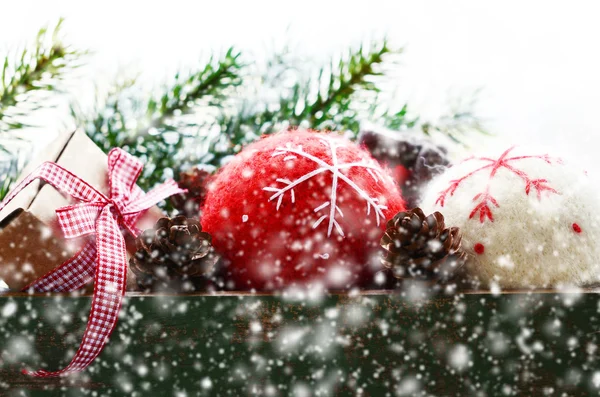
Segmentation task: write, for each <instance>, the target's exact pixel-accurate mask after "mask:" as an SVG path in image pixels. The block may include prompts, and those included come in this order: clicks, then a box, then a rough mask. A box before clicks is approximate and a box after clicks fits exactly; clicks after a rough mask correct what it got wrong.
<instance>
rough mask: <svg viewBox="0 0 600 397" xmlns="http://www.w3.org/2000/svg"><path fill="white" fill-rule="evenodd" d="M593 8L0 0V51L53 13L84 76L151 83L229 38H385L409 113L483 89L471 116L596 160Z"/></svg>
mask: <svg viewBox="0 0 600 397" xmlns="http://www.w3.org/2000/svg"><path fill="white" fill-rule="evenodd" d="M599 15H600V3H597V2H593V1H568V2H567V1H563V2H550V1H502V2H499V1H498V2H490V1H479V0H464V1H445V0H439V1H433V0H431V1H404V0H402V1H391V0H390V1H383V0H369V1H362V0H361V1H326V0H317V1H315V0H303V1H294V2H291V1H258V0H253V1H210V2H201V1H181V0H169V1H156V2H154V1H124V0H120V1H113V0H105V1H96V2H89V1H75V0H58V1H41V0H39V1H31V0H20V1H14V0H11V1H4V2H2V4H1V5H0V49H2V50H4V49H8V48H15V47H17V46H20V45H22V44H24V43H25V42H26V41H27V40H28V39H29V38H31V37H32V36H33V35H34V33H35V32H36V30H37V29H38V28H39V27H40V26H42V25H44V24H48V23H53V22H55V21H56V20H57V19H58V18H59V17H60V16H63V17H65V18H66V23H65V25H64V33H65V36H66V38H67V40H66V41H67V42H71V43H73V44H75V45H77V46H78V47H80V48H88V49H91V50H93V51H94V52H95V55H94V56H93V57H92V58H91V60H90V63H91V65H90V67H89V68H88V69H87V72H86V73H88V74H89V75H90V76H94V78H95V79H96V81H98V82H100V83H101V82H102V81H106V82H109V81H111V80H112V78H113V77H114V75H115V73H116V71H117V70H141V71H142V72H143V74H142V78H143V79H144V80H146V79H147V80H148V81H154V82H156V83H160V82H161V81H164V80H166V79H168V78H169V77H172V72H173V71H175V70H177V69H178V68H184V67H186V66H189V65H191V64H192V63H193V62H195V61H197V60H198V59H200V57H201V55H202V54H206V53H208V52H209V51H210V50H213V49H222V48H225V47H227V46H229V45H231V44H234V45H237V46H238V47H239V48H241V49H245V50H252V51H255V52H256V53H260V52H263V51H265V49H268V48H272V47H273V42H275V43H280V42H281V41H282V40H283V39H284V38H286V37H287V39H288V40H289V41H290V42H291V43H292V44H293V45H294V46H295V47H294V48H297V50H298V51H301V52H303V53H304V54H308V55H313V56H315V57H322V58H323V59H325V58H327V57H328V56H329V55H330V54H332V53H336V52H339V51H340V50H342V49H345V48H346V47H347V46H348V45H350V44H356V43H358V42H360V41H361V40H362V39H368V38H370V37H380V36H381V35H383V34H387V36H388V37H389V38H390V39H391V40H392V42H393V43H395V44H398V45H404V46H405V48H406V51H405V55H404V57H403V61H402V64H401V66H400V69H399V71H398V81H397V83H399V86H400V87H401V89H400V92H399V98H398V100H399V101H404V100H408V101H409V103H410V104H411V105H412V107H413V110H419V111H420V112H421V113H424V114H425V115H426V116H428V115H429V116H431V117H434V116H435V115H436V114H437V113H439V112H440V110H441V109H443V108H444V106H445V105H446V104H447V101H448V98H449V97H452V96H457V95H461V94H469V93H471V92H473V91H474V90H475V89H477V88H482V89H483V91H482V92H481V94H480V96H479V98H480V100H479V106H478V113H479V114H480V115H481V116H482V117H484V118H485V119H487V120H488V126H489V127H490V129H491V130H492V131H493V132H494V133H496V134H498V136H500V137H502V138H503V139H506V140H510V141H515V142H536V141H540V142H543V143H545V144H549V145H551V146H556V147H559V148H561V149H562V150H563V151H564V150H568V151H571V152H576V153H578V154H579V155H580V156H581V157H582V158H583V159H585V160H587V161H588V162H595V161H596V157H597V155H596V152H597V149H596V148H597V146H598V144H599V143H600V132H599V126H598V120H597V119H598V118H597V114H598V112H599V110H600V45H599V44H600V43H599V41H600V23H598V16H599ZM44 123H46V124H47V125H48V129H49V130H53V129H56V128H57V127H56V125H55V123H54V120H52V117H51V116H50V117H48V119H47V120H45V121H44Z"/></svg>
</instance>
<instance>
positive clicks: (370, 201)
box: [263, 138, 387, 237]
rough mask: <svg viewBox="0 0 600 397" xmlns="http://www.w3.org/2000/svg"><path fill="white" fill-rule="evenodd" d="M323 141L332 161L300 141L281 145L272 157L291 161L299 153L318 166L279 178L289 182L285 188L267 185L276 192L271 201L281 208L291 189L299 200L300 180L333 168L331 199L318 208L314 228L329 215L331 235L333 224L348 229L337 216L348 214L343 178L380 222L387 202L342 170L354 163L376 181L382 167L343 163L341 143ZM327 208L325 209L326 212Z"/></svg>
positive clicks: (291, 195)
mask: <svg viewBox="0 0 600 397" xmlns="http://www.w3.org/2000/svg"><path fill="white" fill-rule="evenodd" d="M320 141H321V143H322V144H323V145H325V146H326V147H327V148H329V150H330V154H331V164H328V163H327V162H325V161H323V160H321V159H319V158H318V157H315V156H313V155H311V154H310V153H307V152H305V151H304V150H303V149H302V145H298V146H296V147H294V146H293V145H292V144H291V143H287V144H286V146H285V147H277V148H276V149H275V152H274V153H273V155H272V157H277V156H282V155H285V157H284V158H283V161H291V160H295V159H297V158H298V157H303V158H305V159H307V160H310V161H312V162H314V163H315V164H316V165H317V166H318V167H317V168H316V169H315V170H313V171H311V172H309V173H307V174H304V175H303V176H301V177H300V178H298V179H296V180H294V181H290V180H289V179H284V178H278V179H277V182H279V183H282V184H284V185H285V186H283V187H281V188H277V187H270V186H268V187H265V188H263V190H266V191H268V192H273V193H274V194H273V195H272V196H271V197H270V198H269V201H272V200H275V199H277V207H276V209H277V210H279V207H281V204H282V202H283V198H284V196H285V194H286V193H288V192H289V193H290V199H291V202H292V203H295V202H296V194H295V193H294V188H295V187H296V186H298V185H299V184H301V183H303V182H305V181H308V180H309V179H311V178H313V177H315V176H317V175H319V174H322V173H324V172H331V174H332V184H331V195H330V198H329V200H328V201H325V202H324V203H323V204H321V205H319V206H317V207H315V208H314V212H315V213H320V214H321V217H320V218H319V219H317V220H316V221H315V222H314V223H313V226H312V227H313V229H316V228H317V227H319V225H320V224H321V223H322V222H323V221H324V220H325V219H329V225H328V228H327V236H328V237H329V236H331V232H332V231H333V228H334V227H335V229H336V230H337V232H338V233H339V234H340V235H341V236H342V237H343V236H344V231H343V230H342V227H341V226H340V224H339V222H338V221H337V220H336V216H337V215H339V216H340V217H342V218H343V217H344V214H343V213H342V210H341V209H340V207H338V205H337V198H338V196H337V189H338V183H339V181H343V182H345V183H346V184H347V185H348V186H350V187H351V188H352V189H353V190H354V191H355V192H356V193H357V194H358V195H359V196H360V197H361V198H362V199H364V200H365V203H366V211H367V216H369V215H370V214H371V208H372V209H373V210H374V211H373V212H374V213H375V220H376V222H377V226H379V224H380V222H381V219H385V217H384V215H383V212H382V210H386V209H387V206H385V205H381V204H379V199H377V198H375V197H370V196H369V195H368V194H367V193H366V192H365V191H364V190H363V189H361V188H360V187H359V186H358V185H357V184H356V183H354V182H353V181H352V180H351V179H350V178H348V177H347V176H346V175H344V174H343V173H342V172H341V170H344V169H349V168H352V167H362V168H365V169H366V171H367V172H368V173H369V175H370V176H371V177H372V178H373V180H375V182H379V180H380V179H383V176H382V175H381V172H380V170H379V167H378V166H377V165H376V164H374V162H373V161H371V162H367V161H360V162H354V163H339V162H338V158H337V152H336V151H337V148H338V147H339V146H338V145H337V144H336V143H335V142H334V141H332V140H329V139H325V138H321V139H320ZM323 211H324V212H323Z"/></svg>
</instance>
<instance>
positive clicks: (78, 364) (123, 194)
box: [0, 149, 185, 377]
mask: <svg viewBox="0 0 600 397" xmlns="http://www.w3.org/2000/svg"><path fill="white" fill-rule="evenodd" d="M141 171H142V163H141V162H140V161H139V160H138V159H136V158H135V157H133V156H131V155H130V154H128V153H126V152H125V151H123V150H121V149H112V150H111V151H110V153H109V154H108V177H109V179H108V180H109V186H110V189H109V196H108V197H106V196H105V195H104V194H102V193H101V192H99V191H98V190H96V189H95V188H93V187H92V186H90V185H89V184H88V183H87V182H85V181H84V180H82V179H81V178H79V177H77V176H76V175H74V174H72V173H71V172H69V171H67V170H66V169H64V168H63V167H61V166H60V165H58V164H55V163H52V162H45V163H43V164H42V165H40V166H39V167H38V168H37V169H36V170H35V171H34V172H32V173H31V174H30V175H29V176H28V177H27V178H25V179H24V180H23V181H22V182H21V183H19V184H18V185H17V186H16V187H15V188H14V189H13V190H12V192H11V193H10V194H9V195H8V196H7V197H6V199H5V200H4V201H3V202H2V203H0V210H2V209H3V208H4V207H5V206H6V205H7V204H8V203H9V202H10V201H11V200H12V199H13V198H14V197H15V196H16V195H17V194H19V192H21V190H23V189H24V188H25V187H26V186H27V185H29V184H30V183H31V182H33V181H34V180H36V179H42V180H44V181H45V182H47V183H49V184H50V185H52V186H54V188H56V189H57V190H59V191H60V192H62V193H64V194H66V195H68V196H71V197H73V198H75V199H77V200H79V201H80V203H78V204H75V205H70V206H67V207H62V208H59V209H57V210H56V215H57V218H58V222H59V225H60V227H61V229H62V231H63V233H64V235H65V237H66V238H76V237H81V236H87V235H92V234H95V237H96V238H95V242H94V241H93V240H90V241H88V242H87V243H85V244H84V246H83V247H82V248H81V250H80V251H79V252H77V253H76V254H75V255H74V256H73V257H72V258H71V259H68V260H67V261H66V262H64V263H63V264H61V265H60V266H58V267H57V268H56V269H54V270H52V271H51V272H50V273H48V274H46V275H45V276H43V277H41V278H39V279H37V280H36V281H34V282H33V283H31V284H30V285H28V286H27V287H25V288H24V290H33V291H36V292H49V291H54V292H68V291H74V290H77V289H79V288H81V287H82V286H83V285H85V284H86V283H88V282H89V281H90V280H92V279H94V295H93V298H92V308H91V311H90V316H89V318H88V323H87V326H86V329H85V333H84V335H83V340H82V341H81V345H80V346H79V349H78V350H77V352H76V353H75V356H74V357H73V359H72V360H71V362H70V363H69V365H68V366H67V367H66V368H64V369H62V370H60V371H56V372H49V371H46V370H39V371H26V370H23V373H25V374H29V375H32V376H36V377H55V376H62V375H68V374H70V373H73V372H79V371H82V370H84V369H85V368H86V367H87V366H88V365H90V364H91V363H92V362H93V361H94V359H95V358H96V357H97V356H98V355H99V354H100V352H101V351H102V349H103V348H104V345H105V344H106V342H107V341H108V337H109V336H110V334H111V333H112V331H113V330H114V328H115V326H116V324H117V317H118V314H119V310H120V309H121V303H122V299H123V295H124V294H125V281H126V274H127V256H126V249H125V240H124V238H123V235H122V234H121V230H120V227H121V226H122V227H123V228H124V229H125V230H126V231H128V232H129V233H131V234H132V235H133V236H137V235H138V234H139V232H140V231H139V230H138V229H137V228H136V227H135V224H136V221H137V220H138V218H139V217H140V216H141V215H142V214H143V213H144V211H145V210H147V209H149V208H150V207H152V206H153V205H154V204H156V203H158V202H159V201H161V200H163V199H165V198H167V197H169V196H171V195H173V194H177V193H183V192H185V190H182V189H180V188H179V187H178V186H177V184H176V183H175V181H173V180H169V181H167V182H165V183H164V184H162V185H160V186H158V187H156V188H154V189H153V190H151V191H150V192H148V193H146V194H144V192H143V191H142V189H140V187H139V186H137V185H136V184H135V182H136V180H137V179H138V177H139V175H140V173H141Z"/></svg>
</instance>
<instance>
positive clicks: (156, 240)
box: [129, 215, 218, 291]
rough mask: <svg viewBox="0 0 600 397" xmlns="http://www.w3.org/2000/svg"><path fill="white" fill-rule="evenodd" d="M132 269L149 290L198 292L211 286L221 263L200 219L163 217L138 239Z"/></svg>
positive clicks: (130, 262)
mask: <svg viewBox="0 0 600 397" xmlns="http://www.w3.org/2000/svg"><path fill="white" fill-rule="evenodd" d="M135 243H136V247H137V251H136V253H135V255H134V256H133V257H132V258H131V260H130V261H129V266H130V268H131V270H132V271H133V273H134V274H135V275H136V277H137V282H138V286H139V287H140V288H142V289H143V290H145V291H194V290H200V289H203V288H204V287H205V286H206V284H208V279H207V275H208V274H209V273H210V272H211V270H212V268H213V266H214V265H215V263H216V262H217V260H218V256H217V255H216V254H215V253H214V250H213V248H212V245H211V236H210V234H208V233H205V232H202V227H201V226H200V222H198V221H197V220H196V219H190V218H186V217H185V216H183V215H179V216H177V217H175V218H173V219H171V218H161V219H159V220H158V221H157V222H156V225H155V226H154V229H148V230H145V231H144V232H143V233H142V234H140V236H139V237H138V238H136V240H135Z"/></svg>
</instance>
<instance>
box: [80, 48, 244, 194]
mask: <svg viewBox="0 0 600 397" xmlns="http://www.w3.org/2000/svg"><path fill="white" fill-rule="evenodd" d="M242 68H243V65H242V63H241V62H240V53H239V52H237V51H235V50H234V49H233V48H230V49H229V50H228V51H227V52H226V53H225V54H224V55H223V56H222V57H220V58H219V59H215V58H214V57H211V58H210V59H209V61H208V62H207V63H206V65H204V66H203V67H202V68H201V69H200V70H199V71H196V72H193V73H190V74H189V75H187V76H185V77H183V76H182V74H181V73H178V74H177V75H176V76H175V82H174V83H173V84H172V85H171V86H170V87H168V88H166V89H165V92H164V93H163V94H162V95H160V96H158V97H154V98H150V99H149V100H145V98H144V97H143V95H141V94H140V93H139V90H138V87H137V84H136V82H135V80H133V81H129V82H128V84H126V85H123V86H120V87H116V89H114V90H113V91H112V92H111V93H109V95H108V98H107V99H106V101H105V103H104V105H99V106H97V109H96V111H95V116H94V117H93V118H91V120H88V121H87V122H85V129H86V131H87V133H88V135H89V136H90V137H91V138H92V140H94V142H96V144H98V146H100V147H101V148H102V149H103V150H105V151H108V150H110V148H112V147H122V148H124V149H125V150H127V151H128V152H129V153H131V154H132V155H134V156H136V157H139V158H140V159H141V160H142V161H144V162H145V167H144V171H143V173H142V175H141V177H140V179H139V180H138V183H139V185H140V186H141V187H143V188H144V189H149V188H151V187H152V186H154V185H156V184H157V183H159V182H161V181H163V180H164V179H166V178H167V177H171V176H173V175H174V174H177V173H178V171H179V168H180V165H181V154H180V151H181V150H182V148H183V146H184V142H186V141H188V140H189V139H192V137H194V136H195V135H196V134H197V132H198V128H199V127H200V125H201V124H202V123H201V122H199V121H197V120H196V119H194V120H186V119H185V116H186V115H188V116H194V113H196V112H197V110H198V109H199V108H200V107H202V106H216V105H219V104H220V103H221V102H222V101H223V100H225V99H226V98H227V97H228V94H229V91H230V90H231V89H232V88H234V87H236V86H238V85H239V84H241V81H242V80H241V69H242ZM72 109H73V110H72V113H73V114H74V116H75V117H76V119H78V120H85V119H86V117H85V116H82V115H80V114H79V113H78V112H77V111H76V110H74V109H75V108H74V107H72ZM188 138H189V139H188Z"/></svg>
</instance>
